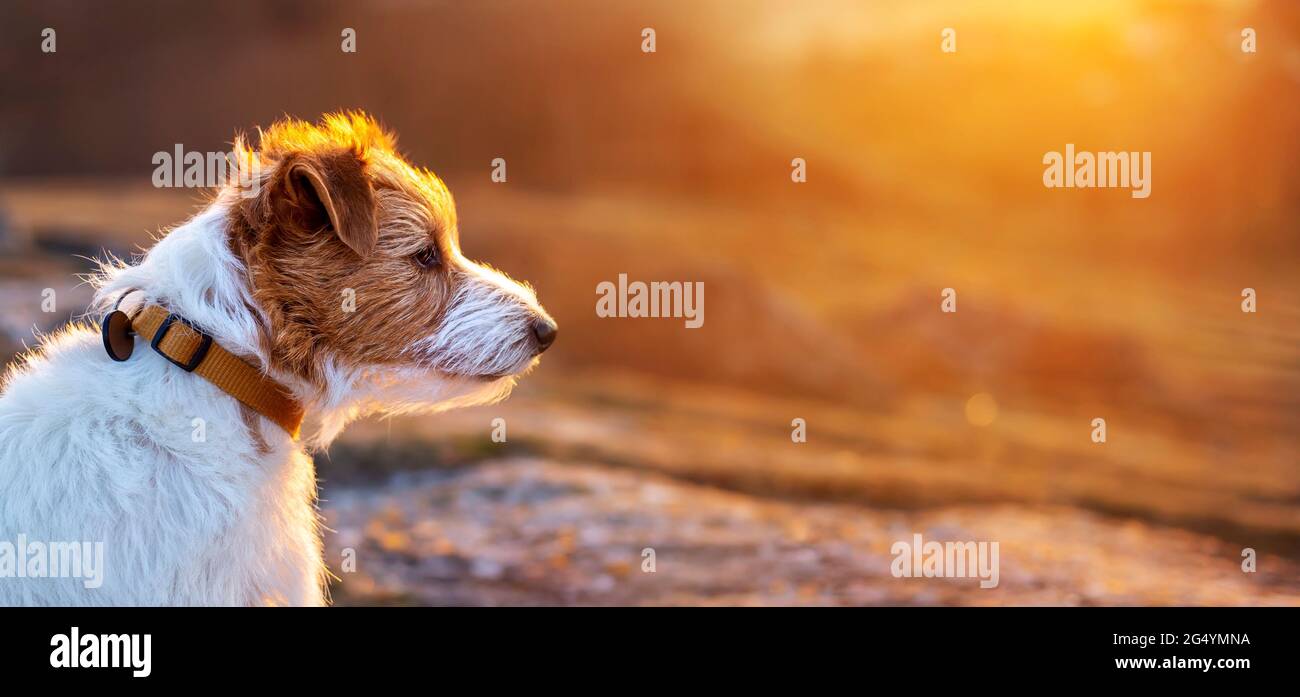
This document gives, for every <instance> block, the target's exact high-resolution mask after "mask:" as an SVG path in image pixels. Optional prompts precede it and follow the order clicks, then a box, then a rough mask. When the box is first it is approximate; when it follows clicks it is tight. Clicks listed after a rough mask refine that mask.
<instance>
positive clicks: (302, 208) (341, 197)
mask: <svg viewBox="0 0 1300 697" xmlns="http://www.w3.org/2000/svg"><path fill="white" fill-rule="evenodd" d="M278 175H279V176H278V177H277V179H278V180H279V181H278V182H276V183H277V184H279V185H280V192H279V193H280V194H281V195H280V197H279V198H280V201H279V203H280V206H277V208H282V209H281V210H279V211H277V212H278V213H279V214H280V215H288V216H290V217H291V218H292V219H293V220H295V221H296V222H297V223H298V224H299V225H301V226H303V227H304V228H305V229H309V230H310V229H319V228H320V227H322V226H326V225H328V226H329V227H330V228H332V229H333V231H334V234H336V235H338V238H339V239H340V240H342V242H343V244H346V245H347V246H348V247H350V248H351V249H352V251H354V252H356V253H357V254H358V255H359V256H361V257H362V258H365V257H367V256H369V255H370V253H371V252H373V251H374V249H375V245H376V244H377V243H378V242H379V228H378V226H377V223H376V220H375V192H374V189H373V188H372V187H371V186H370V180H369V178H368V177H367V176H366V172H365V162H364V160H363V159H362V156H361V155H360V154H359V153H357V152H356V151H354V150H352V149H351V148H340V149H338V150H332V151H325V152H311V153H302V154H296V155H293V156H291V157H289V158H286V160H285V161H284V162H282V163H281V164H280V171H279V172H278ZM269 193H272V195H274V193H275V192H269ZM285 209H287V210H285Z"/></svg>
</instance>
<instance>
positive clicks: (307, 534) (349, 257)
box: [0, 114, 556, 605]
mask: <svg viewBox="0 0 1300 697" xmlns="http://www.w3.org/2000/svg"><path fill="white" fill-rule="evenodd" d="M236 152H238V153H241V157H240V158H239V159H240V161H241V167H243V168H246V169H244V170H243V171H241V172H240V174H241V178H242V179H251V180H252V181H253V183H254V184H255V187H256V188H255V192H256V193H255V195H249V193H248V192H247V191H245V190H244V189H242V188H240V187H239V186H238V185H236V184H235V183H233V181H232V183H230V184H227V186H226V187H224V188H223V189H222V190H220V191H219V192H218V194H217V196H216V197H215V198H214V199H213V201H212V202H211V204H210V205H208V206H207V207H206V208H205V209H204V210H203V211H202V212H200V213H199V214H197V215H196V216H195V217H193V218H192V219H190V220H189V221H188V222H186V223H184V224H182V225H180V226H179V227H176V228H174V229H172V230H171V231H170V232H168V233H167V234H166V236H164V237H162V238H161V239H160V240H158V242H157V243H156V244H155V245H154V246H153V247H152V248H151V249H150V250H148V253H147V254H146V255H145V256H144V257H143V258H142V259H141V260H140V261H139V263H138V264H135V265H121V264H117V263H111V264H106V265H105V266H104V268H103V269H102V271H101V273H100V274H99V275H98V276H97V278H96V281H97V285H98V292H97V295H96V304H95V307H94V308H93V309H94V310H95V311H96V312H107V311H108V310H111V309H113V307H114V306H115V305H116V304H118V303H119V302H120V301H121V299H122V298H123V296H126V295H130V296H133V298H135V300H133V303H134V304H136V305H137V306H138V307H141V308H143V307H153V308H155V309H157V311H158V312H161V313H163V314H167V315H169V317H172V318H174V319H175V320H178V321H168V322H166V323H165V325H171V328H170V329H169V328H168V327H167V326H160V327H155V326H151V327H149V329H148V330H147V331H143V330H141V326H138V325H140V324H141V323H142V322H143V320H142V317H143V316H144V315H143V314H141V315H137V316H136V320H135V321H136V322H137V326H136V327H135V328H134V329H135V330H136V333H137V334H139V337H138V338H137V339H135V347H134V350H133V351H131V350H130V349H128V350H127V352H126V353H127V354H130V357H129V359H127V360H125V361H124V362H118V360H115V358H114V357H111V356H110V354H111V353H112V352H113V349H112V347H111V346H110V347H109V348H108V350H107V351H106V345H108V344H109V340H108V339H107V338H106V337H107V331H105V333H104V334H102V335H101V333H100V332H99V331H98V330H95V329H92V328H90V327H87V326H73V327H72V328H69V329H67V330H65V331H62V332H60V333H59V334H57V335H56V336H53V337H49V338H47V339H45V340H44V341H43V342H42V345H41V346H40V347H39V348H38V349H37V350H36V351H34V352H33V353H32V354H30V355H28V356H26V357H25V358H24V359H23V360H22V361H21V362H20V364H19V365H17V366H15V367H13V368H12V369H11V370H10V371H9V373H8V374H7V375H6V377H5V379H4V382H3V387H2V389H3V395H2V396H0V541H8V542H10V543H11V544H10V545H9V547H8V551H9V555H8V556H9V557H10V562H9V563H10V569H9V573H7V574H6V573H4V572H5V569H4V568H3V567H4V564H5V558H4V557H5V555H4V554H3V553H0V605H170V604H184V605H261V604H285V605H319V604H323V603H324V602H326V597H325V587H326V586H325V582H326V576H327V571H326V565H325V563H324V560H323V558H322V551H321V530H320V522H319V518H318V515H317V510H316V477H315V472H314V469H313V465H312V461H311V458H310V457H309V456H308V454H307V448H308V447H323V446H324V445H326V444H328V443H329V442H330V441H331V440H332V439H333V438H334V437H335V436H337V435H338V433H339V432H340V431H341V430H342V429H343V427H344V426H345V425H346V424H347V423H348V422H349V421H350V420H352V419H355V418H358V417H360V416H364V415H367V414H375V413H384V414H398V413H409V412H420V411H438V410H443V409H448V408H452V407H457V406H464V405H469V404H480V403H485V402H490V401H493V400H498V399H501V398H503V397H505V396H506V395H507V394H508V393H509V391H510V389H511V387H512V386H513V384H514V381H515V379H516V378H517V377H518V376H519V375H521V374H522V373H524V372H525V371H527V370H529V369H530V368H531V367H532V366H533V365H534V364H535V363H536V362H537V360H538V356H539V354H540V353H541V352H542V351H543V350H545V349H546V348H547V347H548V346H550V344H551V342H552V341H553V340H554V339H555V334H556V325H555V322H554V321H552V320H551V318H550V317H549V316H548V315H547V314H546V312H545V311H544V310H543V309H542V308H541V306H540V305H539V304H538V302H537V299H536V297H535V295H534V294H533V292H532V290H531V289H529V288H528V287H527V286H524V285H521V284H519V283H516V282H514V281H512V280H510V279H509V278H507V277H506V276H505V275H503V274H501V273H498V272H497V271H494V270H492V269H490V268H488V267H486V266H483V265H480V264H476V263H474V262H472V261H470V260H468V259H466V258H465V257H464V256H462V255H461V252H460V248H459V241H458V235H457V228H456V212H455V208H454V206H453V203H452V198H451V194H450V193H449V192H448V191H447V188H446V187H445V186H444V185H443V183H442V182H441V181H440V180H439V179H438V178H437V177H436V176H434V175H433V174H431V173H430V172H427V171H424V170H420V169H417V168H415V167H412V166H411V165H409V164H408V163H407V162H406V161H404V160H403V159H402V157H401V156H399V155H398V154H397V152H396V151H395V149H394V141H393V138H392V137H391V136H390V135H389V134H387V133H385V132H384V131H383V130H382V129H381V128H380V127H379V126H378V125H377V124H376V123H375V122H374V121H373V120H371V119H370V118H368V117H366V116H364V115H358V114H342V115H332V116H328V117H326V118H325V119H324V121H323V122H322V123H321V124H319V125H311V124H307V123H303V122H298V121H290V122H283V123H279V124H276V125H275V126H273V127H271V128H270V129H269V130H267V131H265V132H263V133H262V134H261V137H260V143H259V146H258V148H257V149H252V148H250V147H248V146H246V145H245V144H244V143H243V142H242V139H241V140H240V141H238V142H237V143H236ZM232 179H233V178H232ZM156 324H157V323H156V322H155V325H156ZM169 332H170V334H174V335H176V336H177V337H180V335H181V334H182V333H185V334H187V335H188V337H189V338H196V339H203V338H205V337H210V340H209V341H208V343H209V344H210V345H211V346H212V347H214V348H212V351H213V353H211V354H210V355H209V356H207V357H206V358H205V357H204V356H201V355H199V354H202V353H205V352H207V350H208V347H207V346H203V347H202V350H200V348H199V344H200V343H202V342H201V341H195V342H193V343H190V344H185V345H184V346H182V345H183V344H184V342H183V341H181V339H177V340H176V341H174V342H172V343H175V344H176V345H175V346H173V347H172V349H170V350H168V349H167V348H166V345H165V344H164V346H163V347H162V348H161V349H156V350H150V342H151V339H159V340H165V341H172V339H170V338H167V337H166V336H164V335H168V334H169ZM123 336H125V335H123ZM182 338H185V337H182ZM120 339H121V337H118V339H117V340H119V341H120ZM154 343H157V342H154ZM218 352H222V353H227V354H229V355H230V356H235V357H238V358H239V359H242V363H241V365H243V368H241V369H246V370H248V371H249V372H252V373H253V377H254V378H260V379H263V380H264V381H265V382H267V383H269V384H270V385H272V386H273V387H275V388H276V389H278V390H280V391H281V392H282V393H283V396H284V399H283V400H282V404H281V407H283V404H288V405H290V408H291V409H290V411H291V414H290V416H289V417H288V418H287V420H286V418H285V415H284V413H283V411H284V409H283V408H281V409H280V411H278V412H275V413H272V412H270V411H268V410H267V409H264V408H261V409H260V408H258V406H259V402H258V401H257V400H256V399H251V398H250V399H244V398H243V395H242V393H241V392H240V390H239V389H235V388H234V387H232V384H231V380H230V379H228V378H229V376H228V375H224V377H223V371H224V369H222V368H221V367H220V366H217V367H212V365H204V366H201V367H199V369H197V370H195V369H194V368H195V366H196V365H197V364H200V363H205V362H213V361H210V360H209V359H211V358H212V356H215V355H216V354H217V353H218ZM123 357H124V356H117V357H116V358H117V359H121V358H123ZM236 362H237V363H238V362H239V361H236ZM214 364H215V363H214ZM227 367H228V368H231V369H232V370H233V366H227ZM224 372H230V371H224ZM235 372H238V371H235ZM244 377H247V376H244ZM223 379H224V380H225V381H224V382H223ZM235 382H238V381H237V380H236V381H235ZM254 382H256V380H254ZM236 387H237V385H236ZM245 387H247V385H245ZM235 395H240V398H238V399H237V398H236V396H235ZM295 406H296V407H297V408H298V409H299V413H300V414H301V412H305V414H306V417H307V423H308V424H309V425H310V427H311V428H310V430H309V432H308V433H307V434H306V436H305V444H304V443H303V442H300V441H299V439H298V438H297V437H296V436H297V433H296V431H297V428H296V427H295V425H296V424H294V423H293V421H294V418H293V416H292V407H295ZM200 419H201V421H198V420H200ZM298 420H299V421H301V416H299V417H298ZM198 436H202V437H198ZM20 536H21V537H22V539H24V540H26V541H27V549H25V550H24V549H19V550H17V551H18V555H17V557H16V558H15V555H14V545H13V544H12V542H13V541H14V540H16V539H18V538H19V537H20ZM83 542H102V551H103V569H102V578H100V579H99V580H97V581H96V582H95V583H88V582H86V580H85V579H84V578H79V577H67V574H66V572H67V571H68V570H67V569H66V568H65V569H63V571H64V572H65V573H64V574H59V573H53V571H55V570H53V569H50V568H48V562H51V561H52V562H54V564H55V565H57V563H58V557H57V555H55V554H53V550H54V549H55V548H56V546H57V545H63V547H62V549H63V550H64V551H66V549H67V546H68V545H69V544H80V543H83ZM33 543H38V544H40V545H42V547H41V548H40V549H41V550H42V554H45V553H46V552H49V553H50V554H49V555H48V556H49V557H50V559H47V560H42V567H41V568H39V569H37V568H28V567H24V568H22V569H15V568H13V567H14V565H15V564H34V563H35V562H34V561H32V558H34V557H35V556H39V555H32V554H31V550H32V549H37V548H36V547H33V546H32V545H33ZM24 557H32V558H24ZM66 561H67V560H65V563H66ZM87 561H88V560H87ZM15 572H16V573H15ZM26 572H30V573H26Z"/></svg>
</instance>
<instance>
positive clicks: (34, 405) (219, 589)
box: [0, 327, 324, 605]
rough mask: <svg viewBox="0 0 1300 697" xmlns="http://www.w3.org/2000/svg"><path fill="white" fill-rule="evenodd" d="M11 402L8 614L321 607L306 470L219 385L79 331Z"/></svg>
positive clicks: (1, 493)
mask: <svg viewBox="0 0 1300 697" xmlns="http://www.w3.org/2000/svg"><path fill="white" fill-rule="evenodd" d="M3 390H4V391H3V394H0V605H160V604H193V605H230V604H238V605H248V604H262V603H275V604H295V605H298V604H319V603H320V602H322V600H323V598H322V590H321V588H322V585H321V582H322V580H323V579H322V576H323V573H324V569H323V565H322V563H321V556H320V542H319V535H318V532H317V529H318V527H317V521H316V514H315V509H314V506H313V500H314V496H315V482H314V473H313V471H312V465H311V461H310V459H309V458H308V457H307V456H306V455H305V454H304V453H302V452H301V451H300V450H298V449H297V448H296V447H295V446H293V445H292V444H290V443H289V442H288V441H287V440H285V441H283V442H282V443H280V444H279V445H275V444H268V443H266V442H265V441H262V442H258V439H256V438H251V437H250V430H249V426H248V423H247V416H246V415H243V414H241V413H240V408H239V406H238V404H237V403H236V402H234V400H231V399H230V398H229V397H228V396H226V395H224V394H222V393H220V391H219V390H217V388H215V387H214V386H212V385H211V384H209V383H207V382H205V381H203V380H202V379H200V378H198V377H196V376H194V375H191V374H187V373H184V372H182V371H180V370H177V369H175V368H173V367H172V366H170V365H169V364H168V363H166V362H165V361H164V360H163V359H162V358H161V357H160V356H157V355H155V354H153V353H152V352H151V351H149V349H148V346H147V344H146V345H143V346H137V352H136V355H135V356H133V357H132V359H131V360H129V361H127V362H125V363H117V362H114V361H112V360H111V359H110V358H109V357H108V356H107V354H106V353H105V351H104V349H103V347H102V345H101V342H100V337H99V335H98V333H97V332H94V331H92V330H90V329H88V328H85V327H76V328H72V329H69V330H66V331H64V332H62V333H60V334H59V335H57V336H55V337H52V338H50V339H47V340H46V341H45V342H44V343H43V345H42V347H41V349H40V351H39V352H38V353H36V354H35V355H33V356H31V357H29V358H28V359H26V362H25V364H24V365H22V366H20V367H17V368H15V369H13V370H12V372H11V373H10V374H9V376H8V379H7V380H6V383H5V385H4V388H3ZM101 555H102V556H101ZM6 557H8V560H6ZM97 557H98V558H97Z"/></svg>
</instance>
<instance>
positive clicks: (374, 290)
mask: <svg viewBox="0 0 1300 697" xmlns="http://www.w3.org/2000/svg"><path fill="white" fill-rule="evenodd" d="M237 151H239V152H241V153H242V156H243V157H244V158H245V160H246V161H245V166H246V167H247V166H249V164H250V163H251V166H252V167H253V168H255V170H256V171H257V174H256V176H255V177H253V178H252V182H251V183H252V184H253V185H254V189H253V191H252V192H248V191H235V190H234V188H235V187H234V185H233V184H232V185H231V186H230V187H228V190H227V191H226V192H223V196H224V197H225V200H226V201H227V202H228V203H229V205H230V208H231V213H230V215H231V231H232V232H231V243H232V247H233V248H234V251H235V253H236V254H237V255H238V256H239V257H240V258H241V259H242V260H243V262H244V264H245V265H246V266H247V270H248V275H249V284H250V286H251V292H252V297H253V298H254V300H255V302H256V303H257V305H258V306H259V308H258V309H260V311H261V313H262V314H263V316H264V317H265V318H266V320H267V322H268V323H269V325H270V326H269V327H268V331H267V333H266V342H267V343H268V346H266V347H265V349H266V353H267V355H269V357H270V362H271V365H272V367H273V368H274V369H275V370H276V372H278V373H281V374H287V375H290V376H292V377H293V378H295V379H297V380H300V381H303V382H304V383H306V384H310V385H312V386H314V388H315V389H316V390H318V391H319V394H320V397H319V399H320V401H322V402H324V403H325V406H326V407H327V408H328V407H345V408H346V409H347V410H349V413H348V414H346V415H345V416H342V417H340V418H343V419H346V418H351V417H353V416H356V415H358V414H360V413H365V412H373V411H386V412H401V411H411V410H417V409H427V408H440V407H445V406H449V405H450V406H455V405H457V404H463V403H466V402H479V401H486V400H490V399H493V398H496V397H500V396H502V395H503V394H504V393H505V392H507V391H508V390H509V388H510V386H511V385H512V384H513V380H514V378H516V377H517V376H519V375H520V374H522V373H523V372H525V371H527V370H528V369H529V368H531V367H532V366H533V365H534V364H535V363H536V362H537V361H538V356H540V354H541V353H542V352H543V351H545V350H546V349H547V348H548V347H549V346H550V345H551V343H552V342H553V341H554V340H555V336H556V331H557V327H556V323H555V322H554V320H552V319H551V317H550V316H549V315H547V314H546V311H545V310H544V309H542V307H541V305H539V304H538V302H537V297H536V296H535V295H534V293H533V291H532V289H531V288H529V287H528V286H527V285H523V284H520V283H517V282H515V281H513V280H511V279H510V278H508V277H507V276H506V275H505V274H503V273H500V272H498V271H496V270H494V269H492V268H490V267H488V266H485V265H483V264H479V263H476V262H474V261H471V260H469V259H467V258H465V256H464V255H463V254H461V251H460V240H459V231H458V230H457V227H456V209H455V205H454V203H453V202H452V197H451V193H450V192H449V191H448V190H447V187H446V186H445V185H444V184H443V183H442V181H441V180H440V179H438V177H436V176H434V175H433V173H431V172H429V171H427V170H423V169H419V168H416V167H413V166H411V165H410V164H408V163H407V162H406V161H405V160H404V159H403V158H402V157H401V155H399V154H398V153H397V151H396V149H395V145H394V139H393V137H392V136H391V135H389V134H388V133H386V132H384V131H383V130H382V129H381V128H380V127H379V125H378V124H377V123H375V121H373V120H372V119H370V118H368V117H366V116H364V115H359V114H341V115H331V116H328V117H326V118H325V120H324V121H323V122H322V123H321V124H319V125H311V124H307V123H303V122H299V121H288V122H282V123H278V124H276V125H274V126H272V127H271V128H270V129H269V130H266V131H264V132H262V133H261V138H260V143H259V146H258V147H257V149H256V150H254V149H252V148H249V147H246V146H243V145H242V143H240V144H237ZM338 427H341V423H340V424H338Z"/></svg>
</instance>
